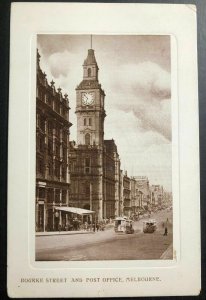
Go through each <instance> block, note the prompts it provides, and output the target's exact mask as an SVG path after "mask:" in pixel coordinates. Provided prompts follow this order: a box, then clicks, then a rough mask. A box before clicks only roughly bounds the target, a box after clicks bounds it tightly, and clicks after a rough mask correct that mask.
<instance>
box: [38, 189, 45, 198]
mask: <svg viewBox="0 0 206 300" xmlns="http://www.w3.org/2000/svg"><path fill="white" fill-rule="evenodd" d="M39 198H45V188H39Z"/></svg>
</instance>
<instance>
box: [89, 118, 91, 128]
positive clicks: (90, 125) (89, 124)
mask: <svg viewBox="0 0 206 300" xmlns="http://www.w3.org/2000/svg"><path fill="white" fill-rule="evenodd" d="M89 126H92V118H89Z"/></svg>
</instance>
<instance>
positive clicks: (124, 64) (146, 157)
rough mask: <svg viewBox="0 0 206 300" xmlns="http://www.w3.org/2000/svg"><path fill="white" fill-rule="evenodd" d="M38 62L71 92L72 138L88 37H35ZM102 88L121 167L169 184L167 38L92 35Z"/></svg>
mask: <svg viewBox="0 0 206 300" xmlns="http://www.w3.org/2000/svg"><path fill="white" fill-rule="evenodd" d="M37 47H38V49H39V53H40V55H41V59H40V66H41V68H42V70H43V71H45V73H46V74H47V79H48V81H49V82H50V81H51V80H52V79H53V80H54V81H55V87H56V88H58V87H61V88H62V92H63V93H67V94H68V95H69V104H70V107H71V110H70V121H71V122H72V124H73V126H72V127H71V128H70V129H71V130H70V132H71V135H70V140H76V115H75V113H74V112H75V105H76V91H75V88H76V86H77V85H78V84H79V83H80V82H81V80H82V78H83V68H82V64H83V61H84V59H85V58H86V57H87V51H88V49H90V48H91V38H90V36H89V35H46V34H44V35H38V38H37ZM92 48H93V49H94V50H95V56H96V60H97V64H98V66H99V82H100V83H101V85H102V88H103V89H104V91H105V94H106V98H105V110H106V114H107V116H106V118H105V127H104V128H105V130H104V132H105V139H112V138H113V139H114V140H115V143H116V145H117V147H118V152H119V155H120V159H121V169H122V170H124V171H126V170H127V173H128V175H129V176H148V178H149V181H150V184H160V185H163V186H164V188H165V189H166V190H167V191H171V189H172V188H171V186H172V169H171V168H172V147H171V139H172V133H171V83H170V80H171V73H170V72H171V70H170V37H169V36H155V35H153V36H152V35H151V36H149V35H147V36H143V35H124V36H123V35H93V38H92Z"/></svg>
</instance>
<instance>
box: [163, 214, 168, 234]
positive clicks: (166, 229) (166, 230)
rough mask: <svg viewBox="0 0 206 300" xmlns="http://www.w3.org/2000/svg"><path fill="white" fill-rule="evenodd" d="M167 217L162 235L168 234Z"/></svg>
mask: <svg viewBox="0 0 206 300" xmlns="http://www.w3.org/2000/svg"><path fill="white" fill-rule="evenodd" d="M168 222H169V220H168V218H167V221H166V222H165V232H164V236H166V235H167V234H168Z"/></svg>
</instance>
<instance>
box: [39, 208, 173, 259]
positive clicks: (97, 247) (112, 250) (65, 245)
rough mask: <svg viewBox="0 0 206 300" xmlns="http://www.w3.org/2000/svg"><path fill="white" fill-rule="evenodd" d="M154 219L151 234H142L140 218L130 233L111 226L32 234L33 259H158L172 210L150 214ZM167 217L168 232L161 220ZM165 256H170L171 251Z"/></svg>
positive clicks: (166, 243)
mask: <svg viewBox="0 0 206 300" xmlns="http://www.w3.org/2000/svg"><path fill="white" fill-rule="evenodd" d="M151 218H152V219H156V221H157V230H156V231H155V232H154V233H143V232H142V228H143V221H144V220H146V219H147V218H143V219H141V220H139V221H136V222H134V225H133V227H134V229H135V233H134V234H117V233H115V232H114V229H113V228H111V229H108V230H106V231H99V232H95V233H88V234H76V235H51V236H37V237H36V260H38V261H59V260H64V261H71V260H73V261H78V260H132V259H136V260H140V259H141V260H147V259H160V257H161V256H162V254H163V253H164V252H165V251H166V250H167V249H168V247H169V246H170V245H171V244H172V239H173V234H172V212H171V211H169V212H168V211H166V210H164V211H158V212H157V213H154V214H152V216H151ZM167 218H168V219H169V226H168V235H167V236H164V235H163V234H164V228H163V226H162V223H163V222H165V221H166V219H167ZM169 259H172V254H171V257H169Z"/></svg>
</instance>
